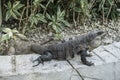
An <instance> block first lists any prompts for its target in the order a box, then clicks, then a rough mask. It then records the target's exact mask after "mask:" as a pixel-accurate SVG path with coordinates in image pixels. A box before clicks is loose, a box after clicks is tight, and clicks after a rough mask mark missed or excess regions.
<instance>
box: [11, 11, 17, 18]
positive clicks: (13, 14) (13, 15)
mask: <svg viewBox="0 0 120 80" xmlns="http://www.w3.org/2000/svg"><path fill="white" fill-rule="evenodd" d="M11 15H12V17H14V18H15V19H17V15H16V14H15V13H14V12H13V10H12V11H11Z"/></svg>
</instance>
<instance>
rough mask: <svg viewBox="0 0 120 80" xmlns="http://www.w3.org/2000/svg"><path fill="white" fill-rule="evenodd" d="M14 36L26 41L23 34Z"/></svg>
mask: <svg viewBox="0 0 120 80" xmlns="http://www.w3.org/2000/svg"><path fill="white" fill-rule="evenodd" d="M16 36H17V37H19V38H20V39H22V40H28V38H27V37H26V36H25V35H23V34H16Z"/></svg>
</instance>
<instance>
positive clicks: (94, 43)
mask: <svg viewBox="0 0 120 80" xmlns="http://www.w3.org/2000/svg"><path fill="white" fill-rule="evenodd" d="M103 33H104V32H103V31H102V30H94V31H91V32H90V33H89V34H88V35H89V38H90V42H89V49H90V50H93V49H94V48H96V47H98V46H100V44H101V40H102V38H101V37H102V36H101V35H102V34H103Z"/></svg>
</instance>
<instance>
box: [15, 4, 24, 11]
mask: <svg viewBox="0 0 120 80" xmlns="http://www.w3.org/2000/svg"><path fill="white" fill-rule="evenodd" d="M23 6H24V5H23V4H18V5H17V6H15V7H14V9H15V10H19V9H20V8H22V7H23Z"/></svg>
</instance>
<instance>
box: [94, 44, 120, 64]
mask: <svg viewBox="0 0 120 80" xmlns="http://www.w3.org/2000/svg"><path fill="white" fill-rule="evenodd" d="M92 52H94V53H95V54H96V55H97V56H98V57H99V58H100V59H101V60H103V61H105V62H106V63H111V62H116V61H118V59H117V58H116V57H114V56H113V55H111V54H110V53H109V52H107V51H106V50H105V49H104V48H103V46H100V47H98V48H96V49H94V50H93V51H92Z"/></svg>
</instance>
